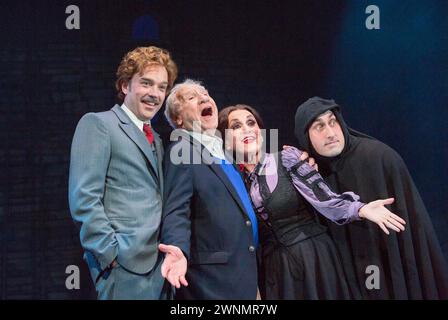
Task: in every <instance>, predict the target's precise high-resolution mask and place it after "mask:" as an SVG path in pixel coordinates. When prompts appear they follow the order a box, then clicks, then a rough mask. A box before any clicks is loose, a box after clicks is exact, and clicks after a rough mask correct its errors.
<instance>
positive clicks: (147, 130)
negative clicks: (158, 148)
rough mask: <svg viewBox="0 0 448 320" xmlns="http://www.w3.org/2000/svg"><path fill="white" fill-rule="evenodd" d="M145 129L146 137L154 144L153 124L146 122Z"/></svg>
mask: <svg viewBox="0 0 448 320" xmlns="http://www.w3.org/2000/svg"><path fill="white" fill-rule="evenodd" d="M143 131H144V132H145V135H146V139H148V142H149V144H152V143H153V142H154V135H153V134H152V129H151V126H150V125H149V124H147V123H144V124H143Z"/></svg>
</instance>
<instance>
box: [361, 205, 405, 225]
mask: <svg viewBox="0 0 448 320" xmlns="http://www.w3.org/2000/svg"><path fill="white" fill-rule="evenodd" d="M393 202H394V198H389V199H384V200H376V201H372V202H369V203H368V204H366V205H365V206H363V207H362V208H361V209H360V210H359V216H360V217H361V218H365V219H368V220H370V221H372V222H375V223H376V224H377V225H379V226H380V228H381V229H383V231H384V233H386V234H389V230H388V229H387V228H389V229H392V230H394V231H396V232H400V231H404V225H405V224H406V222H405V221H404V220H403V219H402V218H400V217H399V216H397V215H396V214H393V213H392V212H390V211H389V210H388V209H387V208H386V207H385V205H388V204H391V203H393Z"/></svg>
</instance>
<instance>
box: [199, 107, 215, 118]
mask: <svg viewBox="0 0 448 320" xmlns="http://www.w3.org/2000/svg"><path fill="white" fill-rule="evenodd" d="M212 115H213V108H212V107H207V108H204V109H203V110H202V112H201V117H210V116H212Z"/></svg>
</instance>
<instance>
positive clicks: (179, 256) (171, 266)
mask: <svg viewBox="0 0 448 320" xmlns="http://www.w3.org/2000/svg"><path fill="white" fill-rule="evenodd" d="M159 250H160V251H161V252H163V253H165V254H166V255H165V260H164V261H163V263H162V269H161V273H162V277H164V278H165V279H167V280H168V281H169V283H171V285H173V286H175V287H176V288H177V289H179V288H180V286H181V285H183V286H188V282H187V279H185V274H186V273H187V259H186V258H185V256H184V253H183V252H182V250H180V249H179V248H178V247H176V246H170V245H166V244H162V243H161V244H159Z"/></svg>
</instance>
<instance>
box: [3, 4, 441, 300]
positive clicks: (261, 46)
mask: <svg viewBox="0 0 448 320" xmlns="http://www.w3.org/2000/svg"><path fill="white" fill-rule="evenodd" d="M70 4H75V5H78V6H79V9H80V16H81V20H80V22H81V23H80V30H67V29H66V27H65V20H66V18H67V16H68V14H66V13H65V8H66V7H67V6H68V5H70ZM370 4H375V5H377V6H379V8H380V10H381V29H380V30H371V31H369V30H367V29H366V27H365V19H366V18H367V15H366V13H365V9H366V7H367V6H368V5H370ZM447 13H448V2H447V1H444V0H440V1H409V0H406V1H404V0H403V1H398V0H393V1H392V0H388V1H381V0H375V1H362V0H350V1H349V0H345V1H344V0H338V1H336V0H327V1H323V0H319V1H318V0H310V1H301V0H300V1H299V0H296V1H250V2H249V1H168V0H167V1H156V0H154V1H142V0H140V1H137V0H134V1H130V0H127V1H123V0H120V1H93V0H92V1H77V0H74V1H70V2H69V1H18V0H17V1H2V2H1V8H0V35H1V41H2V42H1V49H0V106H1V108H0V114H1V116H0V143H1V148H0V165H1V171H0V186H1V189H0V222H1V224H0V298H1V299H53V298H54V299H80V298H94V297H95V295H94V292H93V287H92V284H91V281H90V277H89V275H88V271H87V269H86V266H85V265H84V262H83V261H82V250H81V248H80V245H79V239H78V231H77V229H76V227H75V225H74V224H73V222H72V220H71V217H70V213H69V210H68V200H67V180H68V164H69V163H68V161H69V151H70V144H71V139H72V136H73V133H74V129H75V126H76V124H77V122H78V120H79V119H80V117H81V116H82V115H83V114H84V113H87V112H89V111H102V110H106V109H110V108H111V107H112V106H113V104H114V103H115V90H114V80H115V71H116V68H117V66H118V63H119V61H120V59H121V57H122V56H123V55H124V54H125V53H126V52H127V51H129V50H131V49H133V48H135V47H136V46H138V45H150V44H154V45H158V46H162V47H164V48H167V49H169V50H170V51H171V53H172V54H173V56H174V59H175V61H176V62H177V64H178V66H179V69H180V77H179V79H183V78H185V77H186V76H188V77H191V78H196V79H200V80H203V81H204V82H205V85H206V86H207V87H208V89H209V91H210V92H211V95H212V96H213V97H214V98H215V100H216V102H217V104H218V106H219V107H221V108H222V107H223V106H226V105H229V104H235V103H246V104H250V105H253V106H256V107H257V108H259V110H260V111H261V113H262V116H263V117H264V119H265V122H266V125H267V127H268V128H279V129H280V143H287V144H294V143H295V141H294V137H293V126H294V124H293V117H294V113H295V110H296V107H297V106H298V105H299V104H300V103H302V102H303V101H305V100H306V99H307V98H309V97H311V96H313V95H320V96H323V97H327V98H334V99H335V100H336V101H337V102H339V103H340V104H341V105H342V106H343V113H344V115H345V117H346V120H347V122H348V123H349V124H350V125H351V126H352V127H353V128H355V129H358V130H360V131H363V132H365V133H368V134H370V135H372V136H374V137H377V138H378V139H380V140H382V141H384V142H386V143H387V144H389V145H390V146H392V147H393V148H394V149H395V150H397V151H398V152H399V153H400V154H401V156H402V157H403V158H404V160H405V162H406V163H407V165H408V167H409V170H410V172H411V174H412V176H413V178H414V180H415V183H416V184H417V187H418V189H419V190H420V192H421V195H422V197H423V199H424V201H425V203H426V205H427V207H428V210H429V212H430V214H431V218H432V221H433V223H434V226H435V229H436V232H437V235H438V237H439V239H440V241H441V245H442V247H443V250H444V252H445V255H447V254H448V235H447V230H448V218H447V216H446V213H447V211H448V205H447V202H446V194H447V184H446V182H447V178H448V175H447V160H448V148H447V139H446V136H445V134H446V127H447V117H448V111H447V101H448V73H447V71H448V20H447V19H446V14H447ZM161 113H162V112H160V114H161ZM155 126H156V128H157V130H158V131H159V132H160V133H162V135H163V136H164V137H165V138H166V137H167V136H168V134H169V131H170V129H169V127H168V125H167V124H166V123H165V120H164V119H163V118H162V117H159V118H158V119H157V120H156V124H155ZM68 265H78V266H79V267H80V269H81V288H80V290H67V289H66V287H65V279H66V277H67V274H65V269H66V266H68Z"/></svg>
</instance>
